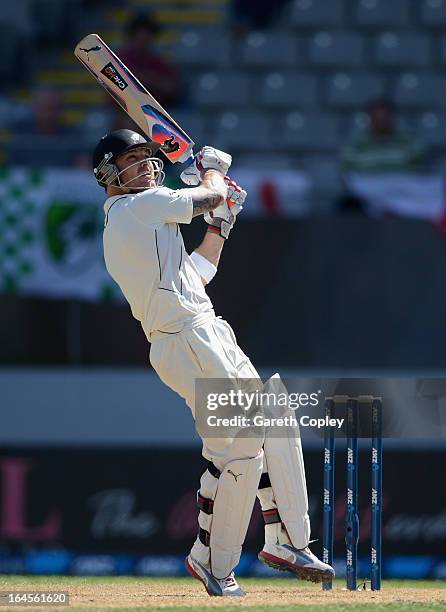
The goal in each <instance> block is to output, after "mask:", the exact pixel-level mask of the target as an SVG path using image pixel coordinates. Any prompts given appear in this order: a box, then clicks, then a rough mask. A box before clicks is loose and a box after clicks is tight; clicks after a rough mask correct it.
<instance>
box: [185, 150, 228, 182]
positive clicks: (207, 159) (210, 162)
mask: <svg viewBox="0 0 446 612" xmlns="http://www.w3.org/2000/svg"><path fill="white" fill-rule="evenodd" d="M231 163H232V157H231V156H230V155H229V154H228V153H225V152H224V151H219V150H218V149H214V147H203V148H202V149H201V150H200V151H199V152H198V153H197V154H196V155H195V156H194V159H193V161H192V163H191V164H190V165H189V166H187V168H185V169H184V170H183V172H182V173H181V174H180V178H181V180H182V181H183V183H186V185H190V186H193V187H196V186H197V185H199V184H200V183H201V179H202V175H203V173H204V172H205V171H206V170H217V172H220V173H221V174H223V175H225V174H226V173H227V172H228V170H229V167H230V165H231Z"/></svg>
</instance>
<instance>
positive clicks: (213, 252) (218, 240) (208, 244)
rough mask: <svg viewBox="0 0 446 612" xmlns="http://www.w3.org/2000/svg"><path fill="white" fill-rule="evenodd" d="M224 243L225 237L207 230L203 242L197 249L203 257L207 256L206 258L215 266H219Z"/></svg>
mask: <svg viewBox="0 0 446 612" xmlns="http://www.w3.org/2000/svg"><path fill="white" fill-rule="evenodd" d="M224 243H225V239H224V238H222V237H221V236H219V235H218V234H211V233H210V232H206V234H205V236H204V238H203V242H202V243H201V244H200V246H199V247H198V248H197V249H195V250H196V252H197V253H199V254H200V255H202V256H203V257H206V259H207V260H208V261H210V262H211V264H213V265H214V266H215V267H218V263H219V261H220V255H221V252H222V250H223V245H224Z"/></svg>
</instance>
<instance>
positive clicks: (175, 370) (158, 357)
mask: <svg viewBox="0 0 446 612" xmlns="http://www.w3.org/2000/svg"><path fill="white" fill-rule="evenodd" d="M150 340H151V342H152V346H151V349H150V363H151V364H152V367H153V369H154V370H155V372H156V373H157V374H158V376H159V377H160V379H161V380H162V381H163V382H164V383H165V384H166V385H167V386H168V387H170V388H171V389H173V390H174V391H176V392H177V393H178V394H179V395H180V396H181V397H183V398H184V400H185V401H186V403H187V405H188V406H189V408H190V409H191V411H192V414H193V416H194V418H195V380H196V379H199V378H248V379H253V380H258V381H259V382H258V388H259V389H261V388H262V380H261V378H260V376H259V374H258V372H257V370H256V369H255V368H254V366H253V365H252V363H251V361H250V360H249V358H248V357H247V356H246V355H245V354H244V353H243V351H242V350H241V348H240V347H239V346H238V345H237V341H236V339H235V335H234V332H233V331H232V328H231V326H230V325H229V324H228V323H227V322H226V321H224V320H223V319H221V318H220V317H215V315H214V314H213V313H206V315H200V316H198V317H197V318H196V319H195V320H194V321H193V322H192V324H191V325H190V326H186V328H185V329H183V330H182V331H181V332H179V333H176V334H168V333H163V332H152V334H151V336H150ZM262 445H263V440H262V439H261V437H259V438H253V437H250V438H237V439H232V438H224V439H222V438H207V439H205V440H203V456H204V457H205V458H206V459H208V460H209V461H212V462H213V463H214V464H215V466H216V467H218V468H219V469H221V468H222V467H224V465H225V464H226V463H227V462H228V461H231V460H233V459H240V458H244V457H255V456H256V455H257V453H258V452H259V451H260V450H261V448H262Z"/></svg>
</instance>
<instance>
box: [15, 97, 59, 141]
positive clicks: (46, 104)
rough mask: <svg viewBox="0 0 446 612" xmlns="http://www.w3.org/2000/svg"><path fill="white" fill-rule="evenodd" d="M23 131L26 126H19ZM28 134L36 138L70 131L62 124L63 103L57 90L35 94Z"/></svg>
mask: <svg viewBox="0 0 446 612" xmlns="http://www.w3.org/2000/svg"><path fill="white" fill-rule="evenodd" d="M19 127H20V128H21V129H23V128H24V127H25V126H24V125H23V124H22V125H20V126H19ZM26 131H27V133H29V134H31V135H34V136H45V137H51V136H59V135H61V134H67V133H69V132H70V129H69V128H67V127H66V126H64V124H63V122H62V102H61V98H60V94H59V92H58V91H56V90H55V89H51V88H41V89H37V90H36V91H35V92H34V94H33V101H32V109H31V116H30V117H29V118H28V119H27V126H26Z"/></svg>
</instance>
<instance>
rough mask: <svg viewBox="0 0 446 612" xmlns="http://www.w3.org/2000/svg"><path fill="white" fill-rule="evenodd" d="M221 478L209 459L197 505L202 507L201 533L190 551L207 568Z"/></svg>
mask: <svg viewBox="0 0 446 612" xmlns="http://www.w3.org/2000/svg"><path fill="white" fill-rule="evenodd" d="M219 478H220V471H219V470H218V469H217V468H216V467H215V466H214V464H213V463H212V462H211V461H209V463H208V468H207V470H206V471H205V472H204V474H203V475H202V477H201V479H200V490H199V491H197V506H198V508H199V509H200V512H199V514H198V525H199V533H198V536H197V539H196V540H195V543H194V545H193V546H192V550H191V551H190V552H191V555H192V557H193V558H194V559H196V560H197V561H199V562H200V563H201V564H202V565H204V566H205V567H207V568H210V562H209V534H210V533H211V524H212V510H213V505H214V499H215V494H216V493H217V487H218V479H219Z"/></svg>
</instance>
